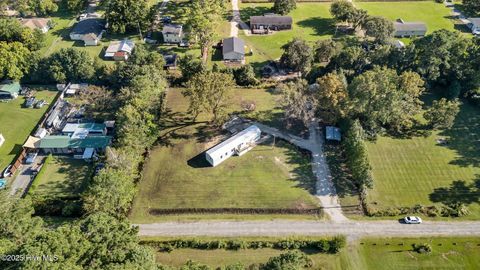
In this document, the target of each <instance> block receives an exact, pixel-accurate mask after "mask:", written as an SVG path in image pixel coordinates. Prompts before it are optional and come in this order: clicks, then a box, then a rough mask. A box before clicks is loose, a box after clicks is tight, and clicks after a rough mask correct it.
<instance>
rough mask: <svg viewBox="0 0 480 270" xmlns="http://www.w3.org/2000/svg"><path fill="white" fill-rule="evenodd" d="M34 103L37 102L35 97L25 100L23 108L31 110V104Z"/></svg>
mask: <svg viewBox="0 0 480 270" xmlns="http://www.w3.org/2000/svg"><path fill="white" fill-rule="evenodd" d="M36 101H37V99H36V98H35V97H29V98H27V99H26V100H25V108H32V107H33V104H35V102H36Z"/></svg>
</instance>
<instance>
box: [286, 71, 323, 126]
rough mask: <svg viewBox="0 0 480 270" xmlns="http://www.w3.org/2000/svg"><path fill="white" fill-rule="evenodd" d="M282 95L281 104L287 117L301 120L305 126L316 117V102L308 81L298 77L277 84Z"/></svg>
mask: <svg viewBox="0 0 480 270" xmlns="http://www.w3.org/2000/svg"><path fill="white" fill-rule="evenodd" d="M277 88H279V90H280V92H281V93H282V97H281V100H280V104H281V106H282V107H283V109H284V113H285V116H286V118H287V119H292V120H300V121H302V122H303V124H304V125H305V126H307V125H308V124H310V122H311V121H312V120H313V119H314V118H315V108H316V102H317V100H316V99H315V96H314V94H313V93H312V92H313V91H312V90H313V89H312V88H310V87H309V85H308V82H307V81H306V80H303V79H297V80H295V81H290V82H287V83H282V84H279V85H278V86H277Z"/></svg>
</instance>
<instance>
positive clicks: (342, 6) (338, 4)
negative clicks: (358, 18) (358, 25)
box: [330, 0, 356, 22]
mask: <svg viewBox="0 0 480 270" xmlns="http://www.w3.org/2000/svg"><path fill="white" fill-rule="evenodd" d="M355 12H356V8H355V7H354V6H353V4H352V2H350V1H347V0H336V1H334V2H333V3H332V5H331V6H330V13H331V14H332V16H333V18H335V19H336V20H337V21H339V22H349V21H350V20H351V19H352V18H353V16H354V14H355Z"/></svg>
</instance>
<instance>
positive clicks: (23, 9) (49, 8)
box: [13, 0, 58, 16]
mask: <svg viewBox="0 0 480 270" xmlns="http://www.w3.org/2000/svg"><path fill="white" fill-rule="evenodd" d="M13 8H14V9H16V10H17V11H18V12H20V14H22V15H23V16H46V15H49V14H51V13H53V12H56V11H57V10H58V6H57V4H56V2H55V1H54V0H16V1H13Z"/></svg>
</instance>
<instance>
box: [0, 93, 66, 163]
mask: <svg viewBox="0 0 480 270" xmlns="http://www.w3.org/2000/svg"><path fill="white" fill-rule="evenodd" d="M35 90H37V94H36V95H35V96H36V98H37V99H44V100H46V101H47V102H49V103H51V102H52V101H53V99H54V98H55V95H56V94H58V92H57V91H48V90H45V88H37V89H35ZM24 102H25V99H24V98H23V96H19V97H18V98H17V99H15V100H12V101H9V102H7V103H4V102H0V123H2V125H1V127H0V133H2V134H3V136H4V137H5V143H4V144H3V145H2V146H0V169H1V170H3V168H5V167H6V166H7V165H8V164H9V163H11V162H12V161H13V159H14V158H15V156H16V155H17V154H18V153H20V152H21V151H22V145H23V143H24V142H25V141H26V140H27V137H28V135H30V133H31V132H32V131H33V129H34V128H35V126H36V125H37V123H38V121H40V119H41V118H42V116H43V114H45V112H46V111H47V110H48V106H44V107H43V108H41V109H33V108H32V109H27V108H24V107H23V103H24Z"/></svg>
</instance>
